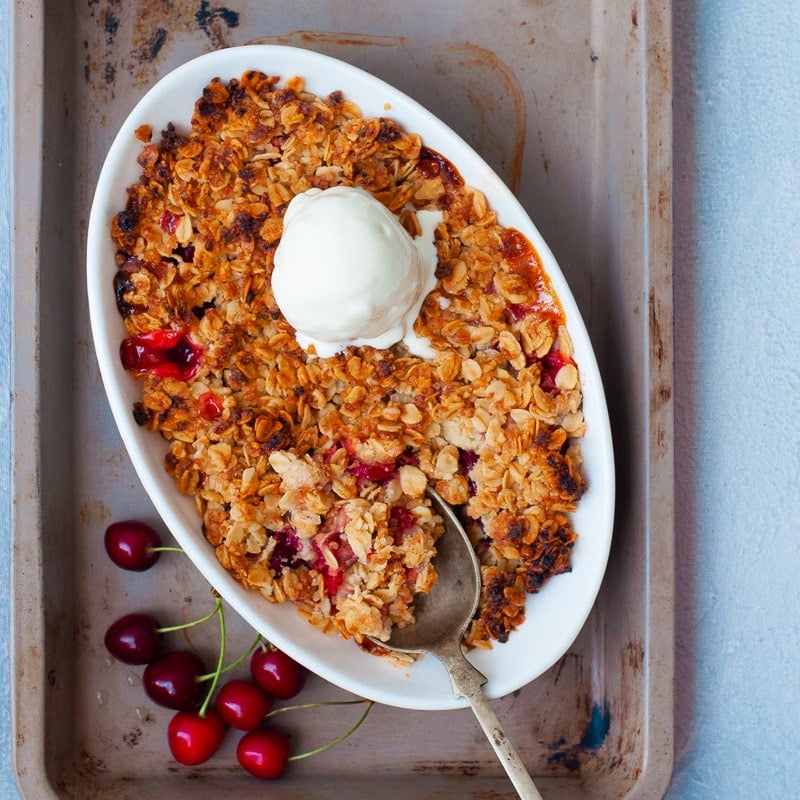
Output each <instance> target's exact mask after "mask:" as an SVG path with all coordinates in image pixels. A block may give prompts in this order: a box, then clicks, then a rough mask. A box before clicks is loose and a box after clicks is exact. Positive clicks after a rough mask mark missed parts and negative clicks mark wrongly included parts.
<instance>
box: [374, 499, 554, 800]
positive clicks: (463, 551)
mask: <svg viewBox="0 0 800 800" xmlns="http://www.w3.org/2000/svg"><path fill="white" fill-rule="evenodd" d="M428 496H429V497H430V499H431V503H432V504H433V506H434V509H435V511H436V512H437V513H438V514H439V515H440V516H441V517H442V519H443V520H444V528H445V530H444V533H443V534H442V536H441V537H440V538H439V541H438V542H437V550H438V552H437V555H436V562H435V563H436V571H437V573H438V574H439V577H438V579H437V581H436V583H435V584H434V587H433V589H432V590H431V591H430V592H429V593H428V594H424V595H420V596H419V597H418V598H417V601H416V605H415V614H416V621H415V622H414V623H412V624H411V625H409V626H408V627H406V628H402V629H400V628H394V629H393V630H392V634H391V636H390V638H389V641H388V642H377V643H378V644H380V645H383V646H384V647H388V648H390V649H392V650H398V651H399V652H402V653H431V654H432V655H434V656H436V657H437V658H438V659H439V660H440V661H441V662H442V664H444V666H445V668H446V669H447V672H448V673H449V675H450V681H451V682H452V684H453V694H454V696H455V697H465V698H466V699H467V700H468V701H469V704H470V706H471V707H472V711H473V713H474V714H475V716H476V717H477V719H478V722H479V723H480V725H481V727H482V728H483V732H484V733H485V734H486V737H487V738H488V739H489V741H490V742H491V745H492V747H493V748H494V751H495V753H496V754H497V757H498V758H499V759H500V762H501V763H502V765H503V767H504V768H505V770H506V772H507V773H508V777H509V778H510V779H511V782H512V783H513V784H514V788H515V789H516V790H517V792H518V794H519V796H520V797H521V798H522V800H542V796H541V795H540V794H539V792H538V790H537V789H536V786H534V784H533V781H532V780H531V777H530V775H529V774H528V771H527V770H526V769H525V765H524V764H523V763H522V759H521V758H520V757H519V755H518V753H517V751H516V750H515V749H514V747H513V745H512V744H511V742H510V741H509V740H508V738H507V737H506V735H505V733H504V732H503V728H502V726H501V725H500V721H499V720H498V719H497V716H496V715H495V713H494V711H492V708H491V706H490V705H489V700H488V698H487V697H486V695H485V694H484V693H483V689H482V686H483V684H484V683H486V677H485V676H484V675H482V674H481V673H480V672H479V671H478V670H477V669H475V667H473V666H472V664H470V662H469V661H467V659H466V658H465V656H464V653H463V652H462V650H461V638H462V636H463V635H464V631H465V629H466V627H467V625H468V624H469V622H470V620H471V619H472V617H473V615H474V614H475V610H476V609H477V607H478V600H479V599H480V592H481V573H480V567H479V565H478V558H477V556H476V555H475V551H474V550H473V548H472V545H471V544H470V541H469V539H468V538H467V533H466V531H465V530H464V528H463V527H462V526H461V523H460V522H459V521H458V518H457V517H456V515H455V514H454V513H453V509H452V508H450V506H449V505H448V504H447V503H445V501H444V500H443V499H442V498H441V497H440V496H439V494H438V493H437V492H435V491H434V490H433V489H431V488H429V489H428ZM376 641H377V640H376Z"/></svg>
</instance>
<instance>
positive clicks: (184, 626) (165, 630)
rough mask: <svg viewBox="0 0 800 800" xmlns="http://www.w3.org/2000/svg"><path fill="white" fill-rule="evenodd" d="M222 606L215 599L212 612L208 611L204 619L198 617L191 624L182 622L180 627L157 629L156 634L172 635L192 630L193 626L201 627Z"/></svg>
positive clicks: (170, 626)
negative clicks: (176, 632)
mask: <svg viewBox="0 0 800 800" xmlns="http://www.w3.org/2000/svg"><path fill="white" fill-rule="evenodd" d="M221 606H222V600H221V599H220V598H219V597H217V598H216V602H215V604H214V608H213V610H211V611H209V612H208V614H206V615H205V616H204V617H200V619H195V620H193V621H192V622H182V623H181V624H180V625H169V626H167V627H166V628H159V629H158V631H157V632H158V633H173V632H174V631H184V630H186V629H187V628H193V627H194V626H195V625H201V624H202V623H204V622H208V620H210V619H211V617H213V616H214V615H215V614H218V613H219V611H220V608H221Z"/></svg>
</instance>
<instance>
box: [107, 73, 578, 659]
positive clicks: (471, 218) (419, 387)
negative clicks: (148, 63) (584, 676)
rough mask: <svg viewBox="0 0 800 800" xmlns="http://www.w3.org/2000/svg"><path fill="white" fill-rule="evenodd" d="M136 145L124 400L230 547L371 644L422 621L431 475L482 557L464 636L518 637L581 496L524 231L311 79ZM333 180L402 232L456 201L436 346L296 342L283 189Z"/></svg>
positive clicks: (116, 226) (568, 408) (379, 122)
mask: <svg viewBox="0 0 800 800" xmlns="http://www.w3.org/2000/svg"><path fill="white" fill-rule="evenodd" d="M137 137H138V138H140V139H142V140H143V141H144V142H145V144H144V146H143V149H142V151H141V155H140V157H139V164H140V165H141V168H142V177H141V180H140V181H139V183H137V184H135V185H133V186H131V187H129V190H128V195H129V198H128V203H127V206H126V208H125V210H123V211H121V212H120V213H119V214H117V216H116V217H115V218H114V220H113V223H112V235H113V238H114V242H115V244H116V246H117V249H118V255H117V274H116V276H115V280H114V288H115V292H116V297H117V304H118V308H119V311H120V313H121V314H122V316H123V318H124V321H125V325H126V328H127V331H128V333H129V338H128V339H126V340H125V342H123V344H122V347H121V351H120V352H121V357H122V359H123V362H124V363H125V365H126V367H128V368H129V369H132V370H133V371H135V372H136V373H137V374H138V378H139V381H140V386H141V401H140V402H137V403H136V404H135V407H134V409H133V413H134V416H135V418H136V420H137V422H138V423H139V424H140V425H143V426H146V427H147V428H149V429H152V430H154V431H158V432H159V433H160V434H161V435H162V436H163V437H164V438H165V439H166V440H167V441H168V442H169V453H168V455H167V457H166V468H167V470H168V472H169V473H170V474H171V475H172V476H173V477H174V479H175V481H176V483H177V487H178V489H179V490H180V491H181V492H184V493H186V494H188V495H192V496H193V497H194V498H195V501H196V506H197V510H198V513H199V514H200V516H201V517H202V522H203V528H204V531H205V535H206V537H207V539H208V541H209V542H210V543H211V545H213V547H214V548H215V549H216V553H217V556H218V558H219V560H220V561H221V563H222V564H223V565H224V566H225V567H226V568H227V569H228V570H230V571H231V572H232V573H233V575H235V577H236V578H237V579H238V580H239V581H241V582H242V583H243V584H244V585H245V586H247V587H250V588H253V589H257V590H258V591H260V592H261V593H262V594H263V595H264V596H265V597H267V598H268V599H269V600H272V601H275V602H283V601H286V600H289V601H292V602H294V603H295V604H296V605H297V607H298V608H299V610H300V612H301V613H302V614H303V615H304V616H305V617H306V618H307V619H308V620H309V621H310V622H312V623H313V624H315V625H317V626H319V627H321V628H322V629H324V630H335V631H338V632H339V633H340V634H341V635H342V636H344V637H345V638H350V637H352V638H354V639H355V640H356V641H357V642H358V643H359V644H361V645H362V646H363V647H365V648H367V649H373V650H374V649H376V648H375V647H374V646H373V645H371V644H370V642H369V640H367V639H365V637H366V636H368V635H372V636H376V637H379V638H383V639H385V638H386V637H387V636H388V633H389V630H390V628H391V626H392V625H394V624H398V625H405V624H408V623H409V622H410V621H412V620H413V600H414V596H415V594H416V593H418V592H426V591H429V590H430V588H431V587H432V585H433V583H434V581H435V579H436V573H435V570H434V566H433V564H434V561H433V556H434V553H435V542H436V539H437V537H438V536H439V535H440V533H441V520H439V518H438V517H436V516H435V515H434V514H433V513H432V512H431V509H430V506H429V503H428V501H427V499H426V496H425V490H426V486H427V485H428V484H430V485H432V486H433V487H434V488H436V490H437V491H438V492H439V493H440V494H441V495H442V496H443V497H444V498H445V499H446V500H447V501H448V502H449V503H451V504H453V505H454V506H456V507H457V508H458V509H459V511H460V513H461V514H462V517H463V518H464V519H465V521H466V522H467V527H468V530H469V532H470V535H471V537H472V538H473V541H474V544H475V547H476V550H477V552H478V555H479V557H480V560H481V563H482V576H483V590H482V600H481V605H480V609H479V613H478V615H477V616H476V618H475V620H474V621H473V623H472V625H471V627H470V629H469V631H468V635H467V643H468V644H469V645H471V646H482V647H489V646H490V643H491V641H492V640H499V641H505V640H506V639H507V637H508V635H509V632H510V631H512V630H513V629H514V628H515V627H517V626H518V625H519V624H520V623H521V622H522V620H523V619H524V607H525V600H526V597H527V595H528V594H529V593H532V592H536V591H538V590H539V589H540V587H541V586H542V584H543V583H544V582H545V581H546V580H547V579H548V578H550V577H551V576H553V575H556V574H558V573H561V572H565V571H568V570H569V568H570V552H571V548H572V545H573V542H574V539H575V534H574V532H573V530H572V528H571V525H570V520H569V518H568V514H569V512H571V511H573V510H574V509H575V507H576V503H577V502H578V500H579V498H580V496H581V494H582V492H583V488H584V483H583V479H582V477H581V474H580V464H581V458H580V449H579V446H578V443H577V442H578V440H579V439H580V437H581V436H582V435H583V432H584V427H585V425H584V420H583V414H582V406H581V390H580V382H579V374H578V368H577V365H576V364H575V363H574V361H573V359H572V345H571V342H570V339H569V336H568V334H567V330H566V327H565V325H564V315H563V311H562V309H561V306H560V304H559V302H558V299H557V298H556V296H555V295H554V293H553V291H552V289H551V287H550V283H549V281H548V279H547V276H546V275H545V274H544V272H543V270H542V268H541V264H540V262H539V259H538V256H537V254H536V252H535V251H534V249H533V248H532V246H531V245H530V244H529V243H528V241H527V240H526V239H525V238H524V237H523V236H522V235H521V234H520V233H518V232H517V231H515V230H513V229H509V228H503V227H501V226H500V225H499V224H498V222H497V220H496V217H495V213H494V212H493V211H492V210H491V209H490V208H489V207H488V206H487V202H486V199H485V197H484V196H483V194H482V193H481V192H479V191H477V190H475V189H473V188H471V187H469V186H467V185H465V183H464V181H463V179H462V178H461V176H460V174H459V173H458V171H457V170H456V169H455V168H454V167H453V165H452V164H450V163H449V162H448V161H447V160H446V159H445V158H443V157H442V156H441V155H439V154H438V153H435V152H433V151H431V150H429V149H427V148H426V147H425V146H424V145H423V143H422V142H421V141H420V137H419V136H417V135H415V134H413V133H408V132H406V131H404V130H402V129H401V128H400V127H399V126H398V125H397V124H396V123H395V122H393V121H392V120H391V119H386V118H376V119H365V118H363V117H362V116H361V113H360V111H359V109H358V108H357V107H356V106H355V105H354V104H353V103H351V102H350V101H348V100H347V99H346V98H345V97H344V95H343V94H342V93H341V92H334V93H332V94H330V95H329V96H327V97H325V98H321V97H317V96H315V95H313V94H311V93H309V92H307V91H305V89H304V83H303V80H302V79H301V78H297V77H295V78H291V79H289V80H287V81H286V82H285V83H284V84H283V85H280V82H279V79H278V78H277V77H270V76H267V75H264V74H262V73H260V72H255V71H251V72H246V73H245V74H243V75H242V76H241V78H240V79H233V80H230V81H229V82H227V83H224V82H222V81H221V80H219V79H215V80H213V81H211V82H210V83H209V84H208V86H207V87H206V88H205V90H204V92H203V96H202V97H201V98H200V99H199V100H198V101H197V103H196V104H195V108H194V114H193V117H192V123H191V130H189V131H187V132H179V131H178V130H177V129H176V128H175V127H174V126H172V125H170V126H169V127H168V128H167V130H165V131H164V132H163V133H162V135H161V137H160V138H159V139H158V140H157V141H154V140H152V138H151V131H150V129H149V128H148V127H146V126H143V127H142V128H140V129H139V130H138V131H137ZM336 185H348V186H359V187H362V188H364V189H366V190H368V191H370V192H372V193H373V194H374V196H375V197H376V198H377V199H378V200H380V201H381V202H382V203H383V204H384V205H386V206H387V207H388V208H389V209H390V210H391V211H392V212H394V213H395V214H397V215H398V216H399V219H400V221H401V223H402V224H403V225H404V226H405V228H406V229H407V230H408V231H409V232H410V233H412V235H415V234H417V233H419V230H418V223H417V220H416V214H415V212H416V210H418V209H428V208H431V209H440V210H441V211H442V212H443V221H442V222H441V223H440V224H439V226H438V229H437V231H436V247H437V250H438V258H439V263H438V267H437V272H436V275H437V279H438V282H437V285H436V288H435V289H434V290H433V291H432V292H431V293H430V295H429V296H428V297H427V299H426V300H425V303H424V305H423V307H422V311H421V313H420V316H419V318H418V319H417V321H416V324H415V331H416V333H417V334H418V335H420V336H425V337H427V338H428V339H429V340H430V342H431V344H432V346H433V348H434V349H435V351H436V356H435V358H432V359H430V360H424V359H420V358H417V357H413V356H411V355H409V353H408V352H407V350H406V349H405V348H404V347H403V346H402V345H395V346H394V347H393V348H391V349H388V350H375V349H373V348H370V347H363V348H349V349H348V350H347V351H345V352H344V353H342V354H340V355H338V356H335V357H333V358H326V359H323V358H318V357H316V356H315V355H313V354H312V355H308V354H306V353H305V352H303V350H302V349H301V348H300V347H299V346H298V345H297V343H296V341H295V337H294V331H293V329H292V328H291V327H290V325H289V324H288V323H287V322H286V320H285V319H284V318H283V316H282V315H281V313H280V310H279V309H278V307H277V305H276V303H275V300H274V298H273V295H272V291H271V289H270V275H271V272H272V267H273V253H274V251H275V248H276V246H277V244H278V242H279V240H280V237H281V232H282V218H283V214H284V212H285V210H286V207H287V205H288V203H289V201H290V200H291V198H292V197H293V196H294V195H296V194H298V193H300V192H303V191H305V190H307V189H309V188H312V187H317V188H320V189H325V188H328V187H331V186H336ZM377 649H378V650H380V648H377Z"/></svg>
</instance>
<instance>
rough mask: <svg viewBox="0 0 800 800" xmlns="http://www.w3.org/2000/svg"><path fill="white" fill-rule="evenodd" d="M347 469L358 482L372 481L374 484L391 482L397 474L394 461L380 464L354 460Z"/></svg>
mask: <svg viewBox="0 0 800 800" xmlns="http://www.w3.org/2000/svg"><path fill="white" fill-rule="evenodd" d="M348 469H349V470H350V472H352V473H353V475H355V476H356V478H358V480H360V481H373V482H374V483H384V482H385V481H388V480H391V479H392V478H393V477H394V476H395V475H396V474H397V466H396V464H395V463H394V461H390V462H389V463H386V464H381V463H376V462H373V463H369V462H367V461H357V460H356V461H353V462H352V463H351V464H350V466H349V467H348Z"/></svg>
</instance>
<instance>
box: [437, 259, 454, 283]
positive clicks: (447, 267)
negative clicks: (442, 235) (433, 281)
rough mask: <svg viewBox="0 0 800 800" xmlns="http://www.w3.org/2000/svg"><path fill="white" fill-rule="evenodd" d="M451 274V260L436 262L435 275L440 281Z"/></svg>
mask: <svg viewBox="0 0 800 800" xmlns="http://www.w3.org/2000/svg"><path fill="white" fill-rule="evenodd" d="M452 274H453V263H452V262H451V261H439V262H438V263H437V264H436V277H437V279H438V280H440V281H442V280H445V279H446V278H449V277H450V276H451V275H452Z"/></svg>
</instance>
